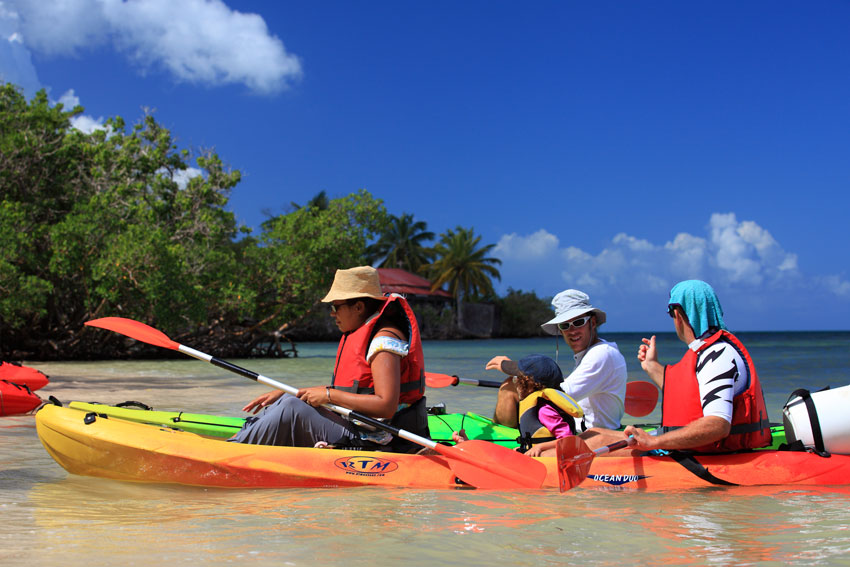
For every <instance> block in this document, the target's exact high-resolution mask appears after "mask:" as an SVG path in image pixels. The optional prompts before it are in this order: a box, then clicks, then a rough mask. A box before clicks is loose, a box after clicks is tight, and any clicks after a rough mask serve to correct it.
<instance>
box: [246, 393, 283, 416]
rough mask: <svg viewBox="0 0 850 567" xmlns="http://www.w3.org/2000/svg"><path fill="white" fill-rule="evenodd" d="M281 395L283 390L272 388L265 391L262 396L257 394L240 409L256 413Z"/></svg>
mask: <svg viewBox="0 0 850 567" xmlns="http://www.w3.org/2000/svg"><path fill="white" fill-rule="evenodd" d="M282 395H283V392H282V391H281V390H272V391H271V392H266V393H265V394H263V395H262V396H258V397H257V398H254V399H253V400H251V401H250V402H248V405H246V406H245V407H244V408H242V411H249V412H251V413H257V412H258V411H260V410H261V409H263V408H264V407H266V406H270V405H272V404H273V403H275V402H276V401H278V400H279V399H280V397H281V396H282Z"/></svg>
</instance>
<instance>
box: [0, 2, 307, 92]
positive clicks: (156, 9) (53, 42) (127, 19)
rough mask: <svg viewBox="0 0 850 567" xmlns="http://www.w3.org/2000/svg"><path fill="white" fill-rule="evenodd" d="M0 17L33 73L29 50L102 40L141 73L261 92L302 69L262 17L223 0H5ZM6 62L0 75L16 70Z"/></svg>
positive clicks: (67, 49)
mask: <svg viewBox="0 0 850 567" xmlns="http://www.w3.org/2000/svg"><path fill="white" fill-rule="evenodd" d="M0 21H1V22H2V24H0V25H2V27H0V31H2V32H3V33H2V37H4V38H6V39H7V41H6V45H4V46H3V47H4V49H5V50H6V51H9V50H10V49H11V48H12V47H15V45H13V44H12V42H11V41H9V40H8V38H10V37H12V35H13V34H14V35H15V37H16V38H17V40H16V41H18V43H17V44H16V45H17V46H19V47H20V48H21V49H23V51H21V50H20V49H19V50H18V52H17V55H16V57H17V58H18V59H21V60H22V61H23V62H24V63H28V64H29V70H31V71H32V73H34V68H32V63H31V60H30V59H29V51H28V49H30V50H33V51H36V52H40V53H43V54H46V55H54V56H75V55H78V54H80V53H81V52H82V51H84V50H85V49H91V48H95V47H99V46H102V45H111V46H114V47H115V48H116V49H118V50H119V51H121V52H123V53H125V54H126V55H127V56H128V58H129V59H130V60H131V61H133V62H134V63H135V64H137V65H138V66H139V67H140V68H141V69H142V70H143V71H148V70H151V69H164V70H166V71H167V72H169V73H170V74H171V75H172V76H173V77H174V78H175V79H176V80H178V81H182V82H189V83H198V84H203V85H211V86H218V85H225V84H244V85H246V86H247V87H248V88H250V89H251V90H253V91H255V92H258V93H274V92H277V91H279V90H281V89H282V88H284V87H286V86H287V84H288V83H289V82H290V81H293V80H296V79H298V78H299V77H300V76H301V72H302V70H301V62H300V61H299V59H298V58H297V57H296V56H294V55H292V54H291V53H288V52H287V51H286V48H285V47H284V45H283V42H282V41H281V40H280V39H279V38H278V37H276V36H274V35H272V34H270V32H269V29H268V27H267V26H266V23H265V21H264V20H263V18H262V17H261V16H259V15H257V14H245V13H242V12H238V11H236V10H233V9H231V8H229V7H228V6H227V5H225V4H224V2H222V1H221V0H179V1H177V2H175V1H174V0H145V1H143V2H142V1H138V2H124V1H122V0H64V1H63V2H44V0H0ZM21 42H22V43H21ZM0 55H2V53H0ZM24 56H25V57H24ZM2 60H3V61H5V60H6V58H5V57H4V58H3V59H2ZM10 61H12V59H10ZM2 66H3V67H2V69H0V74H3V75H4V76H5V75H11V74H14V73H15V69H14V67H13V66H11V65H7V64H6V63H3V64H2ZM7 68H8V69H7ZM18 74H23V71H20V70H19V71H18ZM33 77H34V75H33ZM33 77H30V80H31V81H32V79H33ZM7 80H11V77H8V78H7ZM18 84H21V83H18ZM24 86H26V85H24Z"/></svg>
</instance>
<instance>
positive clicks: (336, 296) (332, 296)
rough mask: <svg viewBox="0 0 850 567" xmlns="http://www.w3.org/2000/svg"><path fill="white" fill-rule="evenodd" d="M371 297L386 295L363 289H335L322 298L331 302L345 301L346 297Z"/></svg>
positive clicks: (323, 301)
mask: <svg viewBox="0 0 850 567" xmlns="http://www.w3.org/2000/svg"><path fill="white" fill-rule="evenodd" d="M366 297H369V298H371V299H380V300H384V299H386V296H384V295H375V294H374V293H364V292H362V291H360V292H357V291H333V290H331V291H330V292H329V293H328V294H327V295H326V296H325V297H324V299H322V303H330V302H332V301H343V300H345V299H360V298H366Z"/></svg>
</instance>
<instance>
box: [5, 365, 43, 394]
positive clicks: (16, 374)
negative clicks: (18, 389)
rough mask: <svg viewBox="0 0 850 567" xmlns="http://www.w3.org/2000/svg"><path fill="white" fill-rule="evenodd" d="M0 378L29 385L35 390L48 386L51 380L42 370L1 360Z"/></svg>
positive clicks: (21, 384)
mask: <svg viewBox="0 0 850 567" xmlns="http://www.w3.org/2000/svg"><path fill="white" fill-rule="evenodd" d="M0 380H7V381H9V382H14V383H15V384H17V385H19V386H27V387H28V388H29V389H30V390H32V391H33V392H35V391H36V390H38V389H40V388H43V387H44V386H46V385H47V382H48V381H49V380H48V378H47V376H45V374H44V373H43V372H41V371H40V370H36V369H35V368H30V367H29V366H23V365H21V364H18V363H17V362H0Z"/></svg>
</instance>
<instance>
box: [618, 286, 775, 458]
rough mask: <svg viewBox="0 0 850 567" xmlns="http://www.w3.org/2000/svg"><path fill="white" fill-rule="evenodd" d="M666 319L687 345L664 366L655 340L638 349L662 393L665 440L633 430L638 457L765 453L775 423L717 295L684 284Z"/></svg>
mask: <svg viewBox="0 0 850 567" xmlns="http://www.w3.org/2000/svg"><path fill="white" fill-rule="evenodd" d="M667 313H668V314H669V315H670V317H672V318H673V325H674V327H675V328H676V335H677V336H678V337H679V340H681V341H682V342H684V343H685V344H686V345H688V350H687V352H686V353H685V355H684V356H683V357H682V360H681V361H679V362H678V363H676V364H674V365H667V366H664V365H662V364H661V363H660V362H658V353H657V351H656V348H655V336H653V337H651V338H649V339H646V338H645V339H643V344H642V345H641V346H640V348H639V349H638V356H637V357H638V360H640V364H641V368H643V370H644V371H645V372H646V373H647V374H648V375H649V377H650V378H652V380H653V381H654V382H655V383H656V384H657V385H658V386H659V387H660V388H661V389H662V392H663V395H664V399H663V404H662V414H661V425H662V433H661V434H660V435H655V436H653V435H650V434H648V433H647V432H646V431H644V430H643V429H639V428H636V427H634V426H629V427H627V428H626V430H625V432H624V433H625V435H626V436H629V435H634V437H635V439H636V441H637V446H636V449H638V450H650V449H680V450H681V449H689V450H693V451H698V452H706V453H720V452H729V451H738V450H742V449H755V448H759V447H766V446H768V445H770V443H771V437H770V423H769V421H768V418H767V409H766V406H765V403H764V397H763V395H762V390H761V385H760V384H759V380H758V375H757V374H756V369H755V366H754V365H753V361H752V358H750V354H749V353H748V352H747V349H746V348H744V345H743V344H742V343H741V341H740V340H739V339H738V338H737V337H736V336H735V335H733V334H732V333H730V332H729V331H727V330H726V324H725V323H724V322H723V308H722V307H721V306H720V301H719V300H718V299H717V294H716V293H714V289H712V287H711V286H710V285H708V284H707V283H705V282H703V281H700V280H688V281H683V282H679V283H678V284H676V285H675V286H674V287H673V289H672V290H671V291H670V301H669V302H668V305H667Z"/></svg>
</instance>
